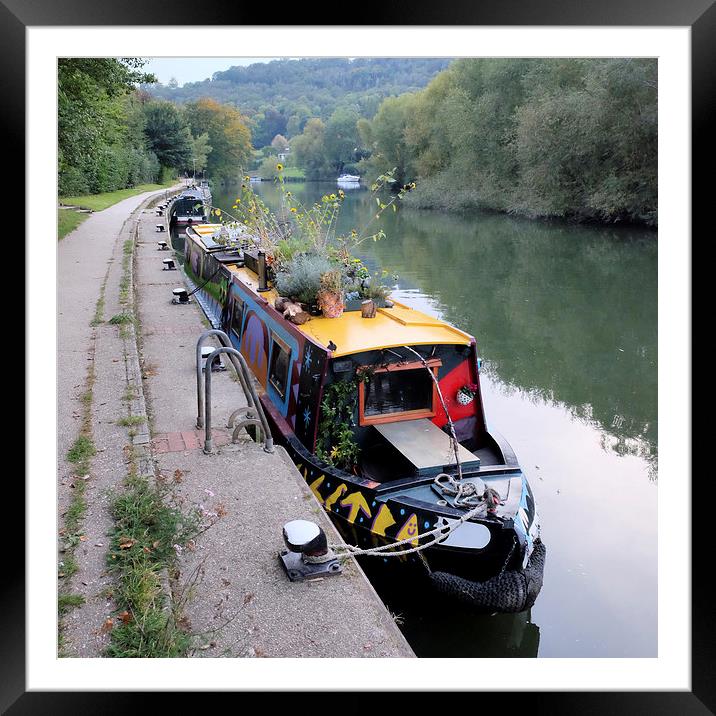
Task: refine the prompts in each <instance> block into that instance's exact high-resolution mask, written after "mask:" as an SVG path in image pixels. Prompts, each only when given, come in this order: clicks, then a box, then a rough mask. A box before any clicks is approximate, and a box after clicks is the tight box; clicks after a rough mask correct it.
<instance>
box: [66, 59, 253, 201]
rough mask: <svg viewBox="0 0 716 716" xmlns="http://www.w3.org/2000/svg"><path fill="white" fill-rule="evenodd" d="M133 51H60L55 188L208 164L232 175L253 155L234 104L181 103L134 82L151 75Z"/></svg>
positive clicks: (218, 174) (218, 175)
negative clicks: (121, 54)
mask: <svg viewBox="0 0 716 716" xmlns="http://www.w3.org/2000/svg"><path fill="white" fill-rule="evenodd" d="M144 64H145V61H143V60H140V59H136V58H123V59H104V58H102V59H97V58H60V60H59V62H58V149H59V155H58V187H59V194H60V196H72V195H78V194H96V193H99V192H105V191H113V190H115V189H124V188H128V187H132V186H136V185H138V184H143V183H151V182H158V181H164V180H166V179H168V178H171V177H172V176H176V175H177V173H183V172H189V173H191V172H193V171H194V170H196V171H197V172H199V171H202V170H206V172H207V173H208V175H209V176H210V177H211V178H213V179H216V180H224V179H234V178H238V176H239V173H240V171H241V167H245V166H247V165H248V163H249V161H250V160H251V159H252V147H251V132H250V130H249V127H248V124H247V122H246V119H245V118H244V117H243V116H242V115H241V113H240V112H239V111H238V110H236V109H235V108H234V107H231V106H227V105H222V104H219V103H218V102H216V101H214V100H211V99H199V100H197V101H195V102H190V103H188V104H186V105H184V106H181V107H179V106H177V105H176V104H174V103H172V102H167V101H164V100H157V99H154V98H152V97H151V96H150V95H149V94H148V93H147V92H146V91H144V90H141V89H138V86H139V85H140V83H144V84H146V83H150V82H153V81H155V78H154V76H153V75H151V74H148V73H145V72H143V70H142V68H143V66H144Z"/></svg>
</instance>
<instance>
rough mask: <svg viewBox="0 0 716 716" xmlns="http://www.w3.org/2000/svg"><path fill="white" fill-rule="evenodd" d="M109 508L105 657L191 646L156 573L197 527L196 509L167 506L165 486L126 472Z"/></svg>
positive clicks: (176, 652) (172, 652) (175, 651)
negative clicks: (111, 587)
mask: <svg viewBox="0 0 716 716" xmlns="http://www.w3.org/2000/svg"><path fill="white" fill-rule="evenodd" d="M124 487H125V490H124V492H123V493H122V494H121V495H120V496H119V497H117V498H116V499H115V501H114V503H113V505H112V512H113V516H114V519H115V523H116V527H115V530H114V533H113V535H112V541H111V547H110V552H109V555H108V562H109V568H110V570H111V571H112V572H114V573H115V575H116V584H117V587H116V590H115V592H114V598H115V603H116V605H117V611H118V615H117V619H116V624H112V623H110V624H109V625H108V626H109V627H110V628H111V629H112V630H111V641H110V644H109V646H108V648H107V652H106V655H107V656H110V657H125V658H145V657H180V656H185V655H186V653H187V651H188V650H189V648H190V647H191V646H192V636H191V635H190V634H188V633H187V632H186V631H185V630H184V629H182V627H181V624H180V618H179V615H178V613H177V611H176V610H175V609H174V608H172V605H171V604H168V601H169V600H168V595H166V594H165V593H164V590H163V587H162V578H161V573H162V572H163V570H165V569H169V568H171V567H172V566H173V563H174V561H175V559H176V554H177V551H178V550H181V549H183V548H184V546H185V545H187V543H190V542H191V541H192V540H193V538H194V537H195V536H196V535H197V534H198V533H199V532H200V531H201V515H200V513H199V512H196V511H195V512H189V513H183V512H182V511H181V510H180V509H179V508H178V507H176V506H175V505H173V504H171V502H170V498H171V491H170V490H169V488H168V487H167V486H166V485H165V484H161V483H155V482H154V481H151V482H150V479H149V478H147V477H143V476H141V475H138V474H137V473H136V472H135V471H132V472H130V473H129V475H127V478H126V480H125V483H124Z"/></svg>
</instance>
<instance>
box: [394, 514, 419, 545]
mask: <svg viewBox="0 0 716 716" xmlns="http://www.w3.org/2000/svg"><path fill="white" fill-rule="evenodd" d="M409 537H414V538H415V539H411V540H410V544H412V545H413V547H417V546H418V518H417V517H416V516H415V515H414V514H413V515H410V517H408V519H407V520H406V522H405V524H404V525H403V526H402V527H401V528H400V532H398V534H397V535H396V536H395V538H396V539H397V540H398V541H400V540H403V539H408V538H409Z"/></svg>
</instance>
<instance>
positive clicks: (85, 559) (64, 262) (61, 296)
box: [57, 189, 170, 657]
mask: <svg viewBox="0 0 716 716" xmlns="http://www.w3.org/2000/svg"><path fill="white" fill-rule="evenodd" d="M168 191H170V190H169V189H167V190H164V189H162V190H160V191H156V192H146V193H144V194H139V195H137V196H134V197H130V198H128V199H125V200H124V201H121V202H119V203H118V204H115V205H114V206H111V207H109V208H108V209H105V210H104V211H100V212H96V213H94V214H93V215H92V216H90V217H89V218H88V219H87V220H86V221H85V222H83V223H82V224H81V225H80V226H79V227H78V228H77V229H76V230H75V231H73V232H71V233H70V234H68V235H67V236H66V237H65V238H64V239H62V241H60V242H59V243H58V248H57V251H58V291H57V302H58V325H57V328H58V331H57V386H58V391H57V408H58V410H57V416H58V421H57V431H58V439H57V448H58V451H57V462H58V501H57V506H58V517H59V525H60V527H62V526H63V524H64V520H63V517H64V513H65V511H66V509H67V507H68V506H69V504H70V502H71V500H72V497H73V493H74V491H75V489H76V488H75V484H76V482H77V481H78V480H80V479H83V477H84V476H81V475H75V474H74V466H73V465H72V464H70V463H69V462H67V460H66V459H65V455H66V454H67V450H68V449H69V447H70V446H71V445H72V443H73V442H74V441H75V440H76V438H77V437H78V435H79V433H80V429H81V426H82V419H83V415H84V411H85V409H86V406H85V403H84V402H83V401H82V400H81V396H82V394H83V393H85V391H86V390H87V376H88V371H89V370H90V369H91V371H92V374H93V377H94V380H93V388H92V409H91V416H90V417H91V429H92V438H93V441H94V444H95V446H96V449H97V454H96V456H95V457H94V459H93V460H92V467H91V470H90V473H89V476H88V478H87V479H86V480H85V482H84V487H85V495H84V496H85V501H86V503H87V510H86V514H85V515H84V518H83V520H82V526H81V529H80V532H81V539H82V541H81V542H79V543H78V544H77V545H76V547H75V551H74V557H75V561H76V562H77V565H78V571H77V573H76V574H75V575H74V576H73V577H71V578H65V579H62V580H61V584H60V591H61V592H68V593H70V592H71V593H73V594H81V595H82V596H83V597H84V599H85V604H84V605H82V606H81V607H80V608H78V609H74V610H72V611H70V612H69V613H68V614H67V615H66V616H65V617H64V618H63V629H62V636H63V653H64V654H65V655H68V656H76V657H93V656H99V655H100V654H101V651H102V649H103V648H104V647H105V646H106V644H107V641H108V636H107V633H106V631H104V632H103V631H102V629H101V626H102V624H103V622H104V620H105V619H106V618H107V616H109V614H110V613H111V610H112V609H113V604H112V602H111V600H110V599H108V596H107V595H108V594H110V593H111V578H110V577H109V575H108V574H107V573H106V569H105V568H106V553H107V547H108V545H109V533H110V531H111V529H112V519H111V516H110V513H109V506H110V502H111V499H112V497H113V494H114V492H115V490H116V489H117V488H118V487H119V486H120V485H121V482H122V479H123V477H124V475H125V473H126V456H125V454H124V446H125V445H126V444H127V431H126V428H124V427H122V426H120V425H118V424H117V420H118V419H119V418H120V417H122V416H123V415H125V414H126V412H127V409H126V406H124V405H123V404H122V402H121V401H122V394H123V392H124V391H123V388H122V386H123V385H126V365H125V360H124V351H123V346H122V340H121V338H120V336H119V327H118V326H115V325H110V324H109V323H107V322H106V321H107V320H108V319H109V318H111V317H112V316H113V315H115V314H118V313H120V312H121V311H122V310H123V309H122V307H121V305H120V302H119V286H120V282H121V279H122V258H123V244H124V242H125V241H126V240H128V239H130V237H131V229H132V226H131V222H130V215H131V213H132V212H133V211H134V210H136V209H137V208H138V207H139V206H141V205H142V204H143V203H144V202H145V201H147V199H148V198H150V197H155V196H158V197H163V196H164V195H165V193H166V192H168ZM100 296H101V297H102V298H103V301H104V306H103V309H102V311H101V313H102V315H101V317H100V319H101V322H100V323H98V324H97V325H94V326H93V325H92V322H93V319H94V318H95V311H96V309H97V301H98V299H99V298H100ZM76 537H77V536H76ZM67 538H68V535H61V537H60V540H59V546H60V547H62V546H63V544H64V541H65V540H66V539H67ZM64 556H65V555H64V553H61V554H60V559H61V560H62V558H63V557H64ZM60 573H62V564H61V565H60Z"/></svg>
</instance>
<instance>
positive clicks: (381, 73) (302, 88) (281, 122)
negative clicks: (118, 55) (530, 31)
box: [142, 58, 450, 146]
mask: <svg viewBox="0 0 716 716" xmlns="http://www.w3.org/2000/svg"><path fill="white" fill-rule="evenodd" d="M449 63H450V60H449V59H431V58H356V59H353V60H350V59H344V58H336V59H333V58H320V59H315V58H314V59H299V60H273V61H272V62H260V63H255V64H253V65H248V66H247V67H231V68H229V69H228V70H225V71H223V72H215V73H214V75H213V76H212V77H211V79H206V80H204V81H203V82H188V83H187V84H185V85H183V86H181V87H179V86H170V85H162V84H156V85H144V86H143V87H142V88H143V89H144V90H146V91H147V92H148V93H149V94H150V95H152V96H154V97H157V98H161V99H166V100H170V101H172V102H177V103H184V102H192V101H194V100H197V99H200V98H201V97H211V98H212V99H215V100H216V101H217V102H222V103H224V104H231V105H234V106H236V107H237V108H238V109H240V110H241V112H242V113H243V114H245V115H246V116H247V117H249V119H250V120H251V121H252V124H253V125H254V144H255V145H256V146H262V144H265V143H268V142H270V141H271V139H272V138H273V137H274V136H275V135H276V134H283V135H284V136H287V137H291V136H294V135H296V134H299V133H300V132H301V131H303V127H304V125H305V123H306V120H307V119H309V118H310V117H320V118H321V119H323V120H326V119H328V118H329V117H330V116H331V114H332V113H333V112H334V110H335V109H336V108H337V107H345V106H348V107H353V108H355V109H356V110H357V111H358V112H359V114H360V115H361V116H362V117H367V118H371V117H373V115H374V114H375V112H376V110H377V109H378V106H379V105H380V102H381V101H382V100H383V99H384V98H385V97H389V96H391V95H399V94H402V93H404V92H414V91H416V90H420V89H423V88H424V87H425V86H426V85H427V84H428V82H429V81H430V80H431V79H432V78H433V77H434V76H435V75H436V74H437V73H438V72H440V71H441V70H443V69H445V68H446V67H447V66H448V64H449ZM264 125H265V126H264ZM282 130H283V131H282ZM272 132H273V134H271V133H272ZM268 134H271V136H270V137H269V136H268ZM264 135H266V136H264Z"/></svg>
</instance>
